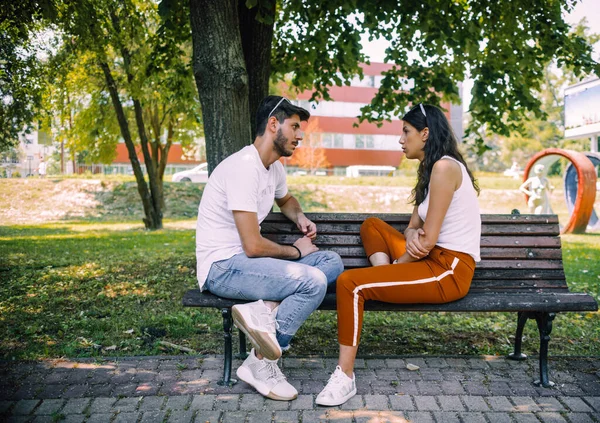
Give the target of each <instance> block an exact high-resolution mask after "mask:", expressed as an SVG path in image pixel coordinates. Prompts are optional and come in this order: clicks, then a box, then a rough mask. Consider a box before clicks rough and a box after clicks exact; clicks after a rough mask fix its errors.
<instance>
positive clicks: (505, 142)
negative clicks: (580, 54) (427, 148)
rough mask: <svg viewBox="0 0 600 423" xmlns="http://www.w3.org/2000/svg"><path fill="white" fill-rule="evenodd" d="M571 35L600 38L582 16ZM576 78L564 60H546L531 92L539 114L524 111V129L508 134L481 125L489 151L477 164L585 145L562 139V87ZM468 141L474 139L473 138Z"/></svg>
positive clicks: (496, 164)
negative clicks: (538, 83)
mask: <svg viewBox="0 0 600 423" xmlns="http://www.w3.org/2000/svg"><path fill="white" fill-rule="evenodd" d="M572 35H573V36H577V37H581V38H582V39H585V40H586V42H587V43H589V44H590V45H594V44H596V43H597V42H598V41H600V34H590V33H589V28H588V26H587V21H586V19H585V18H584V19H583V20H582V21H581V22H579V24H578V25H577V26H576V27H574V28H573V29H572ZM578 81H579V78H578V77H577V74H576V73H575V71H574V69H573V68H572V67H569V66H567V65H566V64H565V65H563V66H562V67H561V68H557V63H556V62H555V61H553V60H550V61H548V63H547V64H546V67H545V68H544V70H543V78H542V80H541V83H540V87H539V89H538V90H535V91H534V92H533V95H534V97H535V98H536V99H538V100H539V102H540V108H539V113H538V115H536V114H535V113H533V112H527V113H526V114H525V116H524V117H525V120H524V121H523V126H524V128H525V129H524V131H522V132H521V133H519V132H517V133H514V134H511V135H510V136H507V137H505V136H499V135H496V134H492V133H485V128H483V130H482V136H483V137H484V138H485V140H486V145H487V146H489V147H490V151H487V152H485V153H484V154H483V155H482V156H481V157H480V158H477V159H476V160H477V162H478V164H479V165H480V166H481V167H482V168H484V169H486V170H491V171H497V170H503V169H505V168H507V167H509V166H510V165H511V163H512V162H513V161H516V162H517V163H519V164H521V166H524V165H525V163H527V161H528V160H529V159H530V158H531V157H532V156H533V155H534V154H536V153H538V152H539V151H541V150H543V149H546V148H553V147H558V148H570V149H574V150H582V149H584V146H587V145H588V143H589V140H587V139H574V140H565V139H564V97H563V90H564V88H565V87H566V86H568V85H572V84H574V83H576V82H578ZM470 141H473V138H471V139H470Z"/></svg>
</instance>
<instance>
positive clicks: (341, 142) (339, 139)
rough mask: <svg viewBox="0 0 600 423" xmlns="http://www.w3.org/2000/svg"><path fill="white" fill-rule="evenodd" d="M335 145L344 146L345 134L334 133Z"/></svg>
mask: <svg viewBox="0 0 600 423" xmlns="http://www.w3.org/2000/svg"><path fill="white" fill-rule="evenodd" d="M333 147H334V148H344V136H343V135H342V134H333Z"/></svg>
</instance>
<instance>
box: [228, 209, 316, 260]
mask: <svg viewBox="0 0 600 423" xmlns="http://www.w3.org/2000/svg"><path fill="white" fill-rule="evenodd" d="M233 220H234V222H235V226H236V228H237V230H238V233H239V235H240V239H241V241H242V248H243V249H244V253H246V255H247V256H248V257H273V258H280V259H287V260H296V259H299V258H300V254H301V256H302V257H304V256H306V255H308V254H310V253H312V252H315V251H317V250H318V248H317V247H316V246H315V245H313V243H312V242H311V240H310V239H309V238H306V237H302V238H300V239H298V240H297V241H296V242H294V245H295V247H296V248H298V250H300V254H298V250H297V249H296V248H294V247H291V246H287V245H280V244H277V243H276V242H273V241H270V240H268V239H266V238H264V237H263V236H262V235H261V234H260V229H259V225H258V217H257V215H256V213H254V212H247V211H239V210H234V211H233ZM311 223H312V222H311Z"/></svg>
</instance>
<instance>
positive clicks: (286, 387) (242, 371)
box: [236, 348, 298, 401]
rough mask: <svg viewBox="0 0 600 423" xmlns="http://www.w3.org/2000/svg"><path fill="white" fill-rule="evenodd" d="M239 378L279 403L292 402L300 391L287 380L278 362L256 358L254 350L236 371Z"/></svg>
mask: <svg viewBox="0 0 600 423" xmlns="http://www.w3.org/2000/svg"><path fill="white" fill-rule="evenodd" d="M236 374H237V376H238V377H239V378H240V379H241V380H243V381H244V382H246V383H247V384H248V385H252V386H253V387H254V389H256V390H257V391H258V392H259V393H260V394H262V395H264V396H265V397H267V398H271V399H274V400H278V401H291V400H293V399H296V397H298V391H297V390H296V388H294V387H293V386H292V385H291V384H290V383H289V382H288V381H287V380H286V378H285V376H284V375H283V373H281V370H279V367H277V360H268V359H266V358H263V359H262V360H259V359H258V358H257V357H256V354H255V352H254V348H253V349H252V351H250V355H249V356H248V358H247V359H246V360H244V362H243V363H242V365H241V366H240V367H239V368H238V369H237V371H236Z"/></svg>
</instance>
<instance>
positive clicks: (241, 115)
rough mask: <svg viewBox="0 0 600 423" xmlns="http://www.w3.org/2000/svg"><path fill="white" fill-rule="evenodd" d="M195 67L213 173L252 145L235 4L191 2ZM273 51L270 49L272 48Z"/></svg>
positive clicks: (231, 1)
mask: <svg viewBox="0 0 600 423" xmlns="http://www.w3.org/2000/svg"><path fill="white" fill-rule="evenodd" d="M190 18H191V26H192V41H193V49H194V54H193V61H194V62H193V69H194V77H195V79H196V86H197V88H198V93H199V95H200V103H201V105H202V118H203V122H204V133H205V136H206V157H207V161H208V168H209V171H212V170H213V169H214V168H215V167H216V166H217V164H219V163H220V162H221V161H222V160H223V159H225V158H226V157H228V156H229V155H231V154H232V153H235V152H236V151H238V150H239V149H240V148H242V147H244V146H246V145H249V144H250V143H251V142H252V137H251V127H252V125H251V123H250V110H249V106H248V74H247V73H246V64H245V62H244V53H243V50H242V41H241V37H240V32H239V31H238V30H236V29H237V28H239V19H238V1H237V0H222V1H214V0H190ZM269 48H270V46H269Z"/></svg>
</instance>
